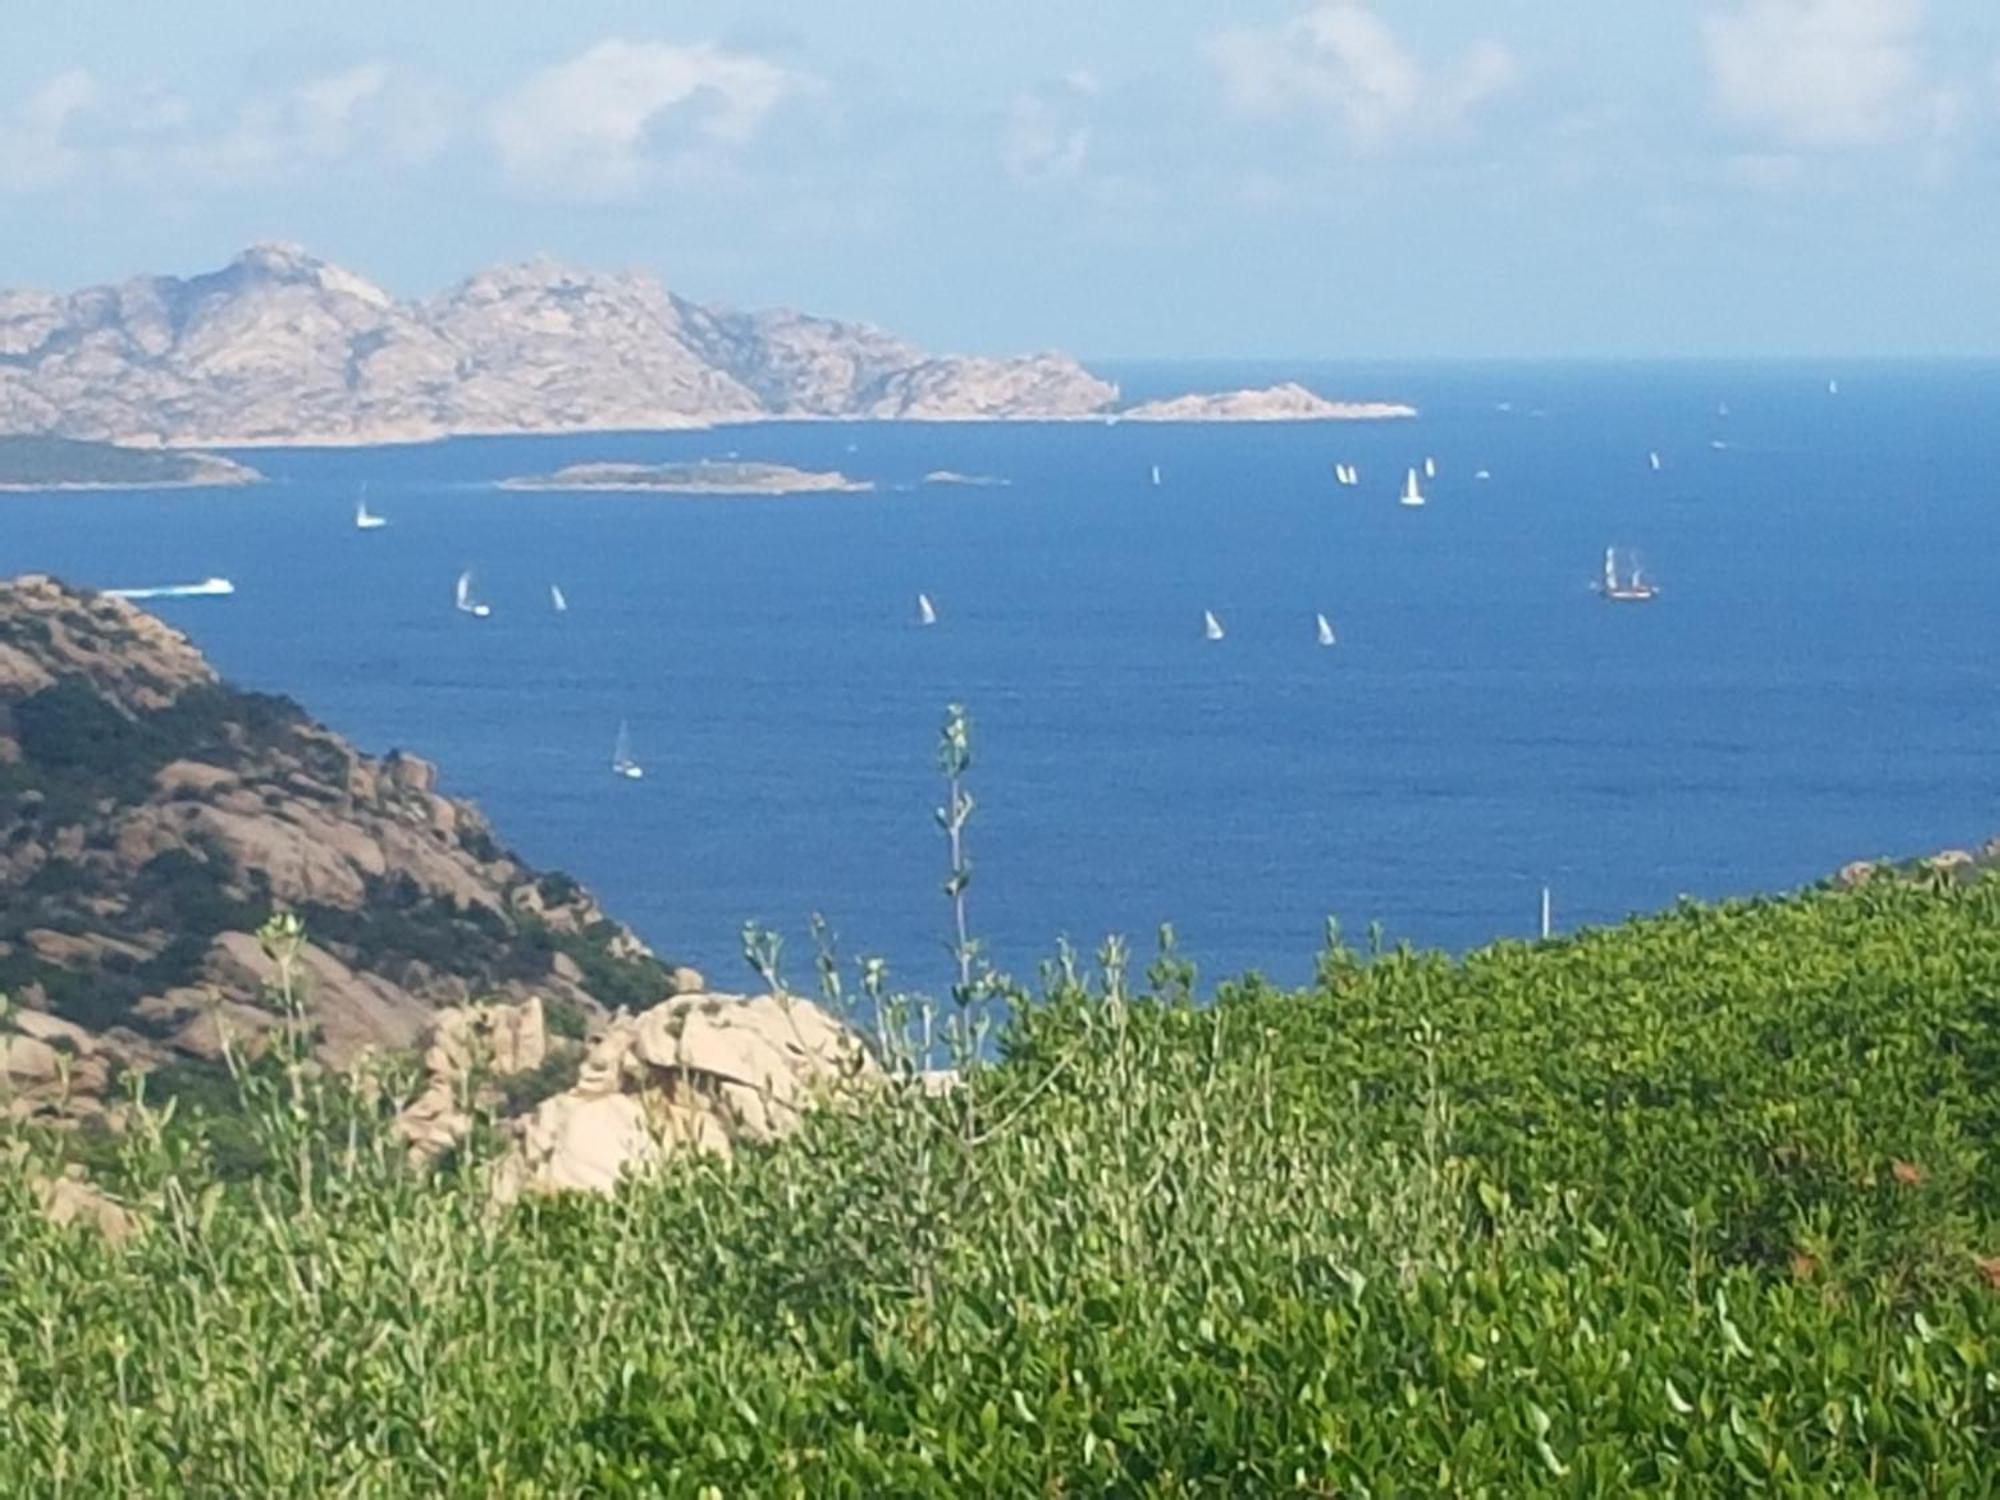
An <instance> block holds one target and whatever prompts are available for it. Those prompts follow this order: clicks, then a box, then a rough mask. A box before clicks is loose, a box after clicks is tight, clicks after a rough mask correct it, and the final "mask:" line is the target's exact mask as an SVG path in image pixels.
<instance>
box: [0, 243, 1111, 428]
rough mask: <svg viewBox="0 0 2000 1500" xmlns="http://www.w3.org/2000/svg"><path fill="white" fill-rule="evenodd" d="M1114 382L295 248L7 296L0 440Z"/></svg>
mask: <svg viewBox="0 0 2000 1500" xmlns="http://www.w3.org/2000/svg"><path fill="white" fill-rule="evenodd" d="M1116 395H1117V391H1116V388H1115V387H1113V386H1111V385H1109V384H1107V383H1106V382H1104V381H1101V380H1098V379H1097V378H1096V377H1094V376H1092V375H1091V374H1089V372H1087V371H1085V370H1084V369H1083V368H1082V367H1081V366H1079V365H1078V364H1076V362H1075V361H1073V360H1070V359H1068V358H1066V357H1064V356H1061V355H1039V356H1036V357H1034V358H1032V359H1023V360H1005V359H983V358H982V359H958V358H931V357H928V356H926V355H924V354H923V353H922V352H921V351H919V350H917V349H915V348H913V347H912V346H910V345H908V344H905V343H903V342H901V341H900V340H897V339H894V338H891V337H889V336H888V335H886V334H884V333H882V332H880V331H879V330H876V329H873V328H869V327H866V326H864V325H858V324H852V323H839V322H833V321H830V320H827V319H823V318H811V317H806V316H804V315H801V314H798V313H792V312H783V311H780V312H755V313H739V312H731V311H725V310H718V309H710V308H705V307H702V306H701V305H699V304H697V303H692V302H688V301H686V300H684V299H682V298H680V297H676V296H674V295H673V294H672V293H670V292H668V291H667V290H666V289H665V288H664V287H662V286H661V285H660V284H659V283H658V282H657V281H655V280H653V279H652V278H651V277H649V276H644V275H639V274H623V275H605V274H599V273H596V272H590V271H583V270H578V269H575V268H573V267H568V266H563V265H560V264H557V263H556V262H553V261H548V260H534V261H529V262H527V263H525V264H522V265H515V266H504V267H499V268H496V269H493V270H488V271H482V272H480V273H479V274H477V275H475V276H472V277H469V278H467V279H466V280H465V281H463V282H461V283H460V284H459V285H458V286H456V287H454V288H452V289H451V290H450V291H448V292H445V293H443V294H442V295H440V296H437V297H433V298H430V299H428V300H425V301H420V302H403V301H398V300H397V299H395V298H393V297H391V296H390V295H389V294H388V293H386V292H384V291H383V290H382V289H381V288H380V287H377V286H374V285H372V284H371V283H369V282H368V281H366V280H365V279H363V278H362V277H359V276H356V275H354V274H353V273H352V272H349V271H345V270H342V269H341V268H340V267H338V266H334V265H329V264H328V263H327V262H325V261H322V260H319V259H316V258H315V257H313V256H311V255H308V254H307V253H306V252H304V251H303V250H301V249H299V248H297V247H296V246H290V245H260V246H256V247H254V248H252V249H250V250H248V251H245V252H244V253H243V254H242V255H240V256H238V257H237V258H236V259H235V260H234V261H232V262H230V264H229V265H227V266H225V267H223V268H222V269H221V270H219V271H214V272H211V273H208V274H206V275H201V276H195V277H191V278H187V279H182V278H178V277H171V276H146V277H139V278H136V279H134V280H131V281H127V282H124V283H122V284H120V285H117V286H104V287H93V288H90V289H88V290H85V291H81V292H75V293H70V294H67V295H59V294H55V293H48V292H33V291H15V292H0V432H12V433H43V434H58V435H62V436H66V437H76V438H94V439H109V440H112V441H118V442H136V443H170V444H183V445H185V444H194V443H207V444H225V443H230V444H255V443H299V442H316V443H384V442H406V441H415V440H421V439H426V438H435V437H439V436H443V435H447V434H450V433H471V432H559V431H579V430H586V429H607V428H626V429H648V428H670V427H685V426H689V425H697V424H706V423H713V422H731V421H747V420H754V419H758V418H764V417H799V416H815V417H838V416H845V417H856V416H907V417H969V416H981V417H1024V416H1076V415H1083V414H1087V413H1090V412H1095V411H1099V410H1102V409H1104V408H1106V407H1108V406H1109V405H1110V404H1111V402H1112V401H1113V400H1114V399H1115V398H1116Z"/></svg>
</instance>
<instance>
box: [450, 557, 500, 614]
mask: <svg viewBox="0 0 2000 1500" xmlns="http://www.w3.org/2000/svg"><path fill="white" fill-rule="evenodd" d="M452 603H453V604H454V605H455V606H456V607H457V609H458V612H459V613H460V614H466V615H471V616H472V617H473V618H474V619H476V620H483V619H485V618H486V617H487V616H488V615H490V614H492V613H493V609H492V606H491V605H487V604H481V603H479V602H478V601H476V600H475V599H474V598H473V597H472V569H470V568H467V569H466V570H465V571H464V572H463V573H461V574H459V575H458V587H457V588H456V589H455V590H453V592H452Z"/></svg>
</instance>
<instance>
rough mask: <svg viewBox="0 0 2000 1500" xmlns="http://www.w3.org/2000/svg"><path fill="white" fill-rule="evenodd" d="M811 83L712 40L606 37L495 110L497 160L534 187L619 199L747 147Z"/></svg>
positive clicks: (492, 127) (537, 76) (492, 125)
mask: <svg viewBox="0 0 2000 1500" xmlns="http://www.w3.org/2000/svg"><path fill="white" fill-rule="evenodd" d="M811 87H812V83H811V80H809V79H807V78H806V77H805V76H803V75H801V74H798V73H794V72H792V71H791V70H789V69H787V68H783V67H780V66H779V65H778V64H776V63H773V62H770V61H768V60H766V59H764V58H761V57H757V56H755V55H753V54H750V53H743V52H729V51H725V50H723V49H721V48H719V47H716V46H713V45H711V44H708V43H701V44H697V45H693V46H676V45H673V44H671V43H667V42H626V41H618V40H615V39H614V40H610V41H604V42H599V43H598V44H597V45H596V46H594V47H592V48H590V49H589V50H588V51H586V52H583V53H580V54H579V55H577V56H576V57H573V58H571V59H570V60H569V61H567V62H562V63H557V64H555V65H554V66H551V67H548V68H544V69H542V70H541V71H540V72H537V73H535V74H533V75H532V76H531V77H530V78H529V79H528V80H527V82H525V83H524V84H522V86H521V87H520V88H519V89H517V90H515V91H514V92H513V93H512V94H510V95H509V96H508V97H507V98H505V99H504V100H502V101H501V102H500V103H499V104H498V105H497V106H495V108H494V109H493V110H492V112H491V114H490V115H489V117H488V125H489V128H490V130H491V133H492V137H493V143H494V145H495V146H496V147H497V148H498V149H499V152H500V160H501V164H502V165H503V166H504V167H505V168H506V170H507V171H508V173H509V174H510V175H511V176H513V177H515V178H516V179H517V180H519V181H521V182H524V183H526V184H528V185H530V186H534V187H539V188H546V189H553V190H556V191H559V192H563V193H568V194H575V195H578V196H586V197H617V196H622V195H625V194H628V193H631V192H634V191H637V190H639V189H641V188H643V187H644V186H645V185H646V184H647V183H648V182H650V181H653V180H655V179H656V178H657V177H658V176H659V175H660V174H661V173H662V172H665V171H671V170H673V169H675V168H689V167H694V168H699V167H700V166H702V165H704V164H712V163H713V162H715V161H716V160H719V159H723V158H726V157H727V155H728V153H729V152H730V151H732V150H733V149H735V148H739V147H741V146H743V145H745V144H747V143H748V142H749V141H750V140H751V139H752V138H753V137H755V136H756V134H757V133H758V131H759V130H760V129H761V128H762V127H763V125H764V123H765V121H766V120H767V119H768V118H769V117H770V115H771V113H772V111H773V110H775V109H776V108H777V107H778V105H779V104H780V103H781V102H783V101H784V100H785V99H787V98H788V97H791V96H793V95H795V94H799V93H803V92H806V91H807V90H809V89H810V88H811Z"/></svg>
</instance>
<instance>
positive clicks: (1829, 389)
mask: <svg viewBox="0 0 2000 1500" xmlns="http://www.w3.org/2000/svg"><path fill="white" fill-rule="evenodd" d="M1826 393H1827V394H1828V395H1829V396H1838V395H1839V394H1840V382H1839V381H1838V380H1829V381H1828V382H1827V383H1826Z"/></svg>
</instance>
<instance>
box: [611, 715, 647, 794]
mask: <svg viewBox="0 0 2000 1500" xmlns="http://www.w3.org/2000/svg"><path fill="white" fill-rule="evenodd" d="M611 774H612V775H614V776H623V777H625V778H627V779H628V780H631V781H637V780H638V779H639V778H640V777H641V776H644V775H645V774H646V768H645V767H644V766H642V765H640V764H639V762H637V761H636V760H634V759H632V730H631V726H629V725H628V724H627V723H626V722H625V721H624V720H623V719H620V720H619V721H618V738H617V739H616V740H614V741H613V742H612V745H611Z"/></svg>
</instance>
